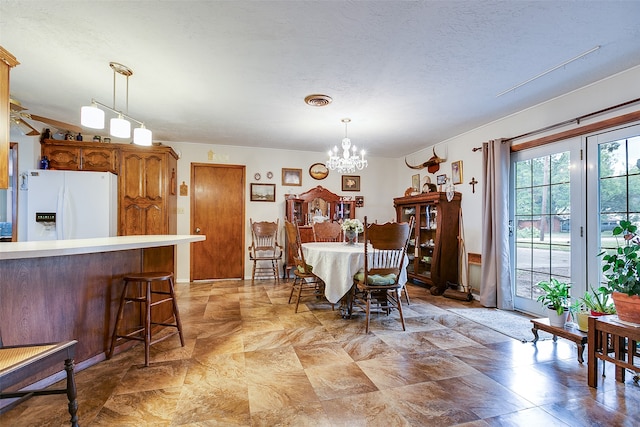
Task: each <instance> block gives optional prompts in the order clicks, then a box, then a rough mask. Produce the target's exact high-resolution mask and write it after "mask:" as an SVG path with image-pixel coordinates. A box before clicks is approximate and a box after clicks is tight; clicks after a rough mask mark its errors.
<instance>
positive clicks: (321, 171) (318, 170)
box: [309, 163, 329, 180]
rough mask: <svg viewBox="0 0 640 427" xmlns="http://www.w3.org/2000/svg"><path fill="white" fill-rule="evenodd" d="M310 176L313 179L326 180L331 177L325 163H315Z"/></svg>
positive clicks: (310, 169)
mask: <svg viewBox="0 0 640 427" xmlns="http://www.w3.org/2000/svg"><path fill="white" fill-rule="evenodd" d="M309 175H311V178H313V179H317V180H320V179H325V178H326V177H327V176H328V175H329V169H327V167H326V166H325V165H324V163H314V164H312V165H311V167H310V168H309Z"/></svg>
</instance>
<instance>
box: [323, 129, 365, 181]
mask: <svg viewBox="0 0 640 427" xmlns="http://www.w3.org/2000/svg"><path fill="white" fill-rule="evenodd" d="M349 122H351V119H342V123H344V138H343V139H342V156H339V155H338V147H337V146H336V147H333V150H329V160H327V163H326V164H325V165H326V166H327V169H329V170H336V171H338V173H351V172H355V170H356V169H357V170H362V169H364V168H366V167H367V161H366V160H365V159H364V150H362V151H360V156H358V155H357V154H356V150H357V149H356V146H355V145H351V140H350V139H349V138H348V137H347V124H348V123H349Z"/></svg>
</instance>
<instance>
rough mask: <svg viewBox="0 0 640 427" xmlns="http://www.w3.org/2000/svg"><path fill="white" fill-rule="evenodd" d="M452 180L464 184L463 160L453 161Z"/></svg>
mask: <svg viewBox="0 0 640 427" xmlns="http://www.w3.org/2000/svg"><path fill="white" fill-rule="evenodd" d="M451 182H452V183H454V184H462V160H458V161H457V162H452V163H451Z"/></svg>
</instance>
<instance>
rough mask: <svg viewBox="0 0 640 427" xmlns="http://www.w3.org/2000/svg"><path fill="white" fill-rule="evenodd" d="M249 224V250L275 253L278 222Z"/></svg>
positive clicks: (251, 221)
mask: <svg viewBox="0 0 640 427" xmlns="http://www.w3.org/2000/svg"><path fill="white" fill-rule="evenodd" d="M249 222H250V223H251V249H252V250H253V251H273V252H274V253H275V252H276V251H277V249H278V248H279V246H280V245H278V228H279V222H280V220H279V219H277V220H276V221H275V222H269V221H259V222H253V220H252V219H251V218H249Z"/></svg>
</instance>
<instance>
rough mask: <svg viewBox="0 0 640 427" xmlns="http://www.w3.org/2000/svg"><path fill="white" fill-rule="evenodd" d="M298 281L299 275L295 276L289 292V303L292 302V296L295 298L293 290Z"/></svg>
mask: <svg viewBox="0 0 640 427" xmlns="http://www.w3.org/2000/svg"><path fill="white" fill-rule="evenodd" d="M297 281H298V276H296V275H294V276H293V283H292V284H291V293H290V294H289V302H288V303H287V304H291V298H293V292H294V291H295V290H296V283H297Z"/></svg>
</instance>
